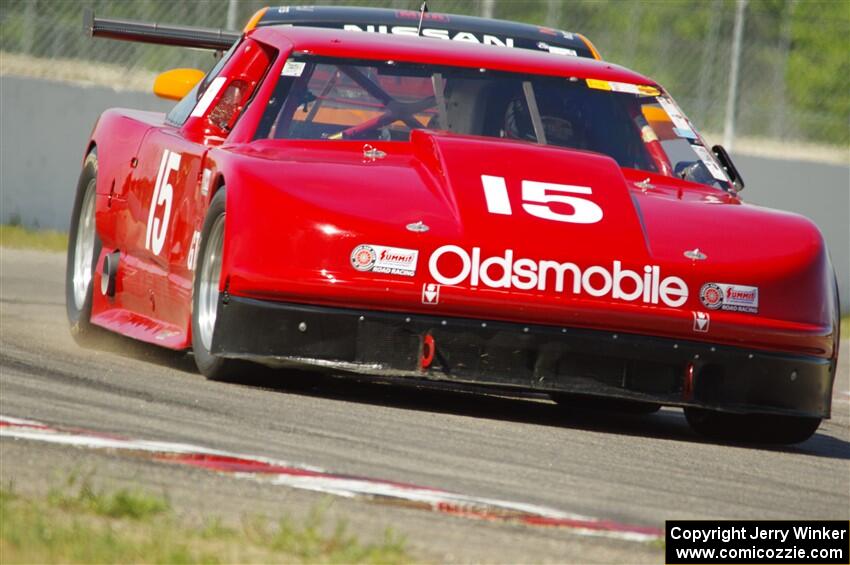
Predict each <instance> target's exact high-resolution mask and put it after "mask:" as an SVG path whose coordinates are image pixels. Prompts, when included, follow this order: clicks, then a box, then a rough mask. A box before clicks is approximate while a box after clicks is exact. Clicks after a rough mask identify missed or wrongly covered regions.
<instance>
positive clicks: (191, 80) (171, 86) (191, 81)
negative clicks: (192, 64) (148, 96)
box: [153, 69, 204, 100]
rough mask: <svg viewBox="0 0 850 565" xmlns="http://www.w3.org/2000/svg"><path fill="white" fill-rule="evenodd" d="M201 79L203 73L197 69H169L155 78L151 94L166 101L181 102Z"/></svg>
mask: <svg viewBox="0 0 850 565" xmlns="http://www.w3.org/2000/svg"><path fill="white" fill-rule="evenodd" d="M202 78H204V72H203V71H199V70H198V69H171V70H170V71H165V72H164V73H161V74H160V75H158V76H157V77H156V80H155V81H154V83H153V93H154V94H156V95H157V96H159V97H160V98H166V99H168V100H182V99H183V97H185V96H186V95H187V94H189V92H190V91H191V90H192V89H193V88H195V85H196V84H198V83H199V82H200V81H201V79H202Z"/></svg>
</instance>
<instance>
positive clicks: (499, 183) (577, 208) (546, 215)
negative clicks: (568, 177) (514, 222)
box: [481, 175, 602, 224]
mask: <svg viewBox="0 0 850 565" xmlns="http://www.w3.org/2000/svg"><path fill="white" fill-rule="evenodd" d="M481 183H482V185H483V186H484V198H485V200H486V201H487V211H488V212H490V213H491V214H499V215H503V216H510V215H512V214H513V209H512V208H511V201H510V199H509V198H508V187H507V185H506V184H505V179H504V177H494V176H490V175H481ZM591 193H592V190H591V188H590V187H589V186H576V185H572V184H555V183H551V182H538V181H533V180H524V181H522V209H523V210H525V211H526V212H527V213H529V214H531V215H532V216H537V217H538V218H543V219H544V220H553V221H556V222H569V223H571V224H595V223H596V222H598V221H599V220H601V219H602V208H600V207H599V205H598V204H596V202H593V201H592V200H588V199H587V198H582V197H581V196H576V195H577V194H591ZM553 203H555V204H567V205H569V206H571V207H572V209H573V211H572V213H571V214H562V213H560V212H556V211H554V210H552V208H550V206H549V205H550V204H553Z"/></svg>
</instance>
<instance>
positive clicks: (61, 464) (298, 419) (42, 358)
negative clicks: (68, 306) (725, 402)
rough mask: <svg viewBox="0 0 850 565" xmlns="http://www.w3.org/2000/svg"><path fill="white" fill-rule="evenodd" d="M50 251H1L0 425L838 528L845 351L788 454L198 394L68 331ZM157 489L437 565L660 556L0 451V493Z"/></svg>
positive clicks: (120, 466) (416, 393)
mask: <svg viewBox="0 0 850 565" xmlns="http://www.w3.org/2000/svg"><path fill="white" fill-rule="evenodd" d="M63 277H64V256H63V255H61V254H48V253H38V252H30V251H13V250H9V249H0V415H3V416H11V417H17V418H28V419H34V420H39V421H42V422H46V423H49V424H52V425H56V426H72V427H78V428H84V429H87V430H93V431H96V432H101V433H109V434H120V435H123V436H126V437H131V438H140V439H149V440H160V441H171V442H185V443H192V444H197V445H203V446H206V447H209V448H214V449H221V450H227V451H232V452H237V453H247V454H253V455H257V456H265V457H271V458H276V459H282V460H286V461H290V462H298V463H303V464H308V465H315V466H319V467H322V468H324V469H327V470H331V471H334V472H337V473H343V474H350V475H357V476H365V477H375V478H381V479H386V480H392V481H399V482H404V483H415V484H420V485H426V486H430V487H436V488H441V489H446V490H451V491H454V492H460V493H465V494H470V495H476V496H483V497H489V498H495V499H502V500H508V501H514V502H522V503H531V504H540V505H545V506H548V507H553V508H557V509H560V510H563V511H566V512H572V513H577V514H583V515H587V516H592V517H597V518H602V519H606V520H612V521H617V522H619V523H624V524H635V525H640V526H651V527H656V528H662V527H663V523H664V520H668V519H792V518H800V519H825V518H831V519H843V520H846V519H850V393H848V391H850V380H849V379H848V351H847V342H846V340H845V342H844V343H843V346H844V348H843V351H842V359H841V369H840V372H839V377H838V380H837V382H836V385H835V388H834V396H833V398H834V401H833V418H832V419H831V420H828V421H825V422H824V423H823V424H822V425H821V427H820V429H819V430H818V432H817V434H816V435H815V436H814V437H813V438H812V439H810V440H809V441H807V442H805V443H803V444H800V445H798V446H792V447H783V448H774V447H770V448H766V447H758V446H745V445H724V444H718V443H712V442H707V441H704V440H702V439H700V438H698V437H697V436H696V435H695V434H694V433H692V432H691V431H690V429H689V428H688V426H687V424H686V423H685V420H684V417H683V416H682V414H681V411H679V410H672V409H671V410H667V409H665V410H662V411H661V412H660V413H658V414H655V415H652V416H625V415H620V416H616V415H605V416H602V415H595V414H581V413H571V414H570V413H566V412H565V411H564V409H563V408H560V407H558V406H556V405H554V404H552V403H549V402H547V401H545V400H543V399H540V398H507V397H502V396H494V395H485V394H472V393H469V392H456V391H448V390H428V389H423V388H419V387H414V386H388V385H386V384H376V383H364V382H356V381H352V380H349V379H338V378H333V377H328V376H319V375H311V374H292V373H275V374H273V375H271V376H269V375H264V376H262V377H258V378H256V379H255V380H254V381H253V382H249V383H247V384H238V385H237V384H226V383H214V382H208V381H206V380H205V379H204V378H203V377H201V376H200V375H199V374H198V373H197V372H196V371H194V367H193V365H192V362H191V359H190V358H188V357H187V356H180V355H175V354H165V353H162V354H161V353H159V352H158V351H157V350H155V349H153V348H150V347H140V346H136V345H134V344H133V342H130V341H129V340H124V339H120V340H117V341H114V342H111V343H110V344H109V346H108V349H106V350H86V349H81V348H79V347H78V346H77V345H76V344H75V343H74V342H73V341H72V339H71V337H70V336H69V334H68V330H67V324H66V320H65V305H64V286H63V285H64V282H63ZM81 468H82V469H84V470H86V471H90V472H92V473H94V476H95V477H96V478H97V480H99V481H102V482H104V483H110V484H111V483H115V484H127V483H130V484H134V485H143V486H148V487H150V488H154V489H161V490H163V491H164V492H167V493H168V495H169V496H170V497H171V498H172V499H173V500H174V501H175V502H176V507H177V508H178V509H180V511H181V512H185V513H186V514H187V515H190V516H203V515H205V514H207V513H215V514H217V515H222V514H225V515H231V516H239V515H243V514H244V513H246V512H262V513H269V514H275V513H277V514H283V513H287V514H290V515H295V516H298V515H301V514H303V513H306V512H308V511H309V509H310V508H312V507H314V506H315V505H316V504H317V503H321V504H327V505H329V508H330V510H329V516H330V517H332V518H333V517H337V518H345V519H346V520H347V521H348V522H349V524H350V525H352V526H353V529H354V531H357V532H358V533H360V534H361V535H362V536H363V537H364V538H366V539H369V538H370V537H374V536H380V535H381V534H382V532H383V528H385V527H387V526H391V527H392V528H393V529H394V530H395V531H397V532H400V533H402V534H404V535H405V536H406V537H407V539H408V542H409V546H410V548H411V551H412V552H413V554H414V555H415V556H416V557H417V558H419V559H424V560H434V561H446V560H450V561H455V560H460V561H490V562H518V561H522V562H529V561H551V562H568V561H571V562H592V561H596V562H629V563H630V562H655V563H658V562H661V561H662V560H663V557H662V555H661V552H660V550H659V549H658V548H657V547H653V546H652V545H651V544H647V543H639V542H630V541H622V540H617V539H609V538H601V537H587V536H583V535H581V534H579V533H576V532H574V531H570V530H569V529H563V528H539V527H537V528H536V527H529V526H525V525H518V524H510V523H498V522H487V521H475V520H469V519H465V518H462V517H457V516H448V515H443V514H438V513H433V512H427V511H423V510H416V509H411V508H405V507H396V506H388V505H380V504H372V503H369V502H366V501H362V500H351V499H344V498H336V499H333V500H332V501H331V502H325V501H324V499H323V497H322V496H321V495H317V494H313V493H308V492H303V491H296V490H292V489H289V488H285V487H280V486H269V485H265V484H259V483H252V482H246V481H239V480H237V479H235V478H233V477H230V476H226V475H219V474H216V473H211V472H208V471H204V470H200V469H182V468H175V467H173V466H167V465H163V464H160V463H155V462H151V461H147V460H144V459H133V458H127V457H122V456H121V454H120V453H113V452H109V451H96V452H95V451H86V450H82V449H79V448H74V447H64V446H56V445H49V444H44V443H39V442H33V441H27V440H20V439H12V438H8V437H4V438H2V439H0V479H2V481H3V482H4V484H5V483H6V482H8V481H14V483H15V484H16V486H17V488H20V489H22V490H25V491H26V490H34V491H38V490H39V489H40V488H42V487H43V486H44V485H45V484H47V483H49V482H50V481H52V480H56V476H57V475H61V473H67V472H73V471H79V470H80V469H81Z"/></svg>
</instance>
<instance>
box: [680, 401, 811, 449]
mask: <svg viewBox="0 0 850 565" xmlns="http://www.w3.org/2000/svg"><path fill="white" fill-rule="evenodd" d="M685 418H686V419H687V420H688V424H690V426H691V428H693V429H694V431H696V432H697V433H699V434H700V435H704V436H706V437H710V438H713V439H721V440H731V441H744V442H753V443H778V444H792V443H800V442H803V441H806V440H807V439H809V438H810V437H812V435H813V434H814V433H815V430H817V429H818V426H819V425H820V422H821V419H820V418H805V417H797V416H777V415H773V414H729V413H726V412H715V411H713V410H705V409H703V408H685Z"/></svg>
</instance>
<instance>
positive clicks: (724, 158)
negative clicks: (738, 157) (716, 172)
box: [711, 145, 744, 192]
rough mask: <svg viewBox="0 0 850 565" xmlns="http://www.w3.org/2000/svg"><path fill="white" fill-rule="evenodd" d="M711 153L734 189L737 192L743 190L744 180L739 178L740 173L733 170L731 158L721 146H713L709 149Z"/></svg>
mask: <svg viewBox="0 0 850 565" xmlns="http://www.w3.org/2000/svg"><path fill="white" fill-rule="evenodd" d="M711 152H712V153H714V156H715V157H717V160H718V161H720V166H721V167H723V170H724V171H726V174H727V175H728V176H729V180H731V181H732V184H733V185H734V186H735V189H736V190H737V191H738V192H740V191H742V190H744V179H743V177H741V173H739V172H738V169H736V168H735V165H734V164H733V163H732V158H731V157H730V156H729V153H727V152H726V150H725V149H724V148H723V146H722V145H715V146H714V147H712V148H711Z"/></svg>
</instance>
